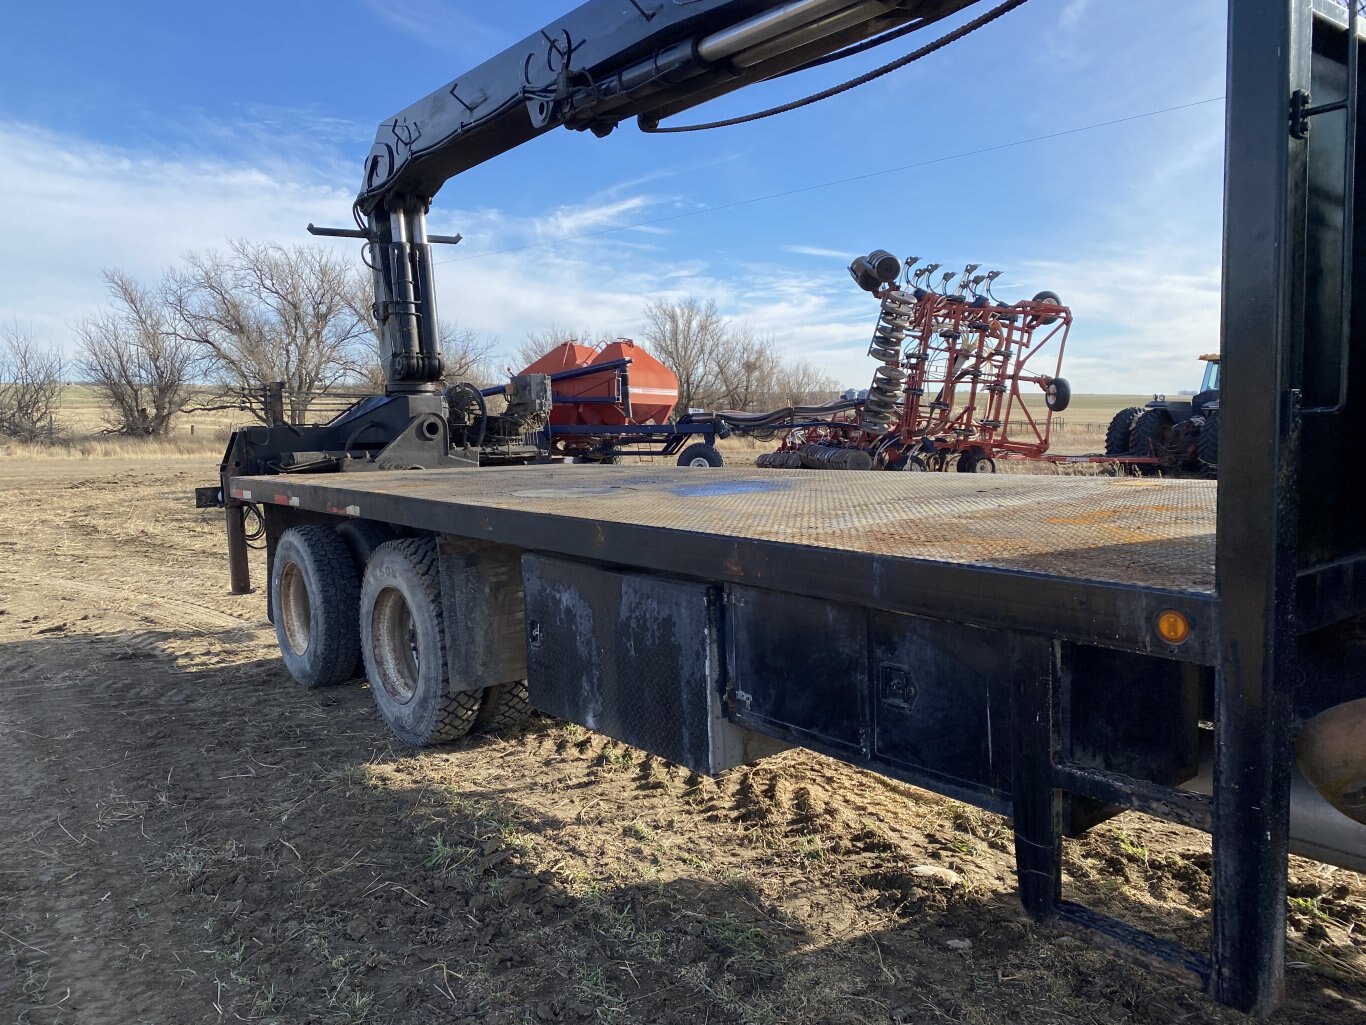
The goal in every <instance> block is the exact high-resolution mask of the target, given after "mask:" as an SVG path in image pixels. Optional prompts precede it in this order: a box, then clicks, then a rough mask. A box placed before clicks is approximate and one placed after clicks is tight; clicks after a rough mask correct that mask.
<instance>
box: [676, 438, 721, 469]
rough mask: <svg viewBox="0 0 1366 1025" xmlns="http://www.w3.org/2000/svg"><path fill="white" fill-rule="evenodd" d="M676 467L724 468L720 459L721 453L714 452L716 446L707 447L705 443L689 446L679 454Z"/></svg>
mask: <svg viewBox="0 0 1366 1025" xmlns="http://www.w3.org/2000/svg"><path fill="white" fill-rule="evenodd" d="M678 465H679V466H699V467H712V466H724V465H725V460H724V459H722V458H721V453H720V452H718V451H717V450H716V446H714V445H708V444H707V443H706V442H698V443H697V444H696V445H689V446H688V447H687V448H685V449H684V450H683V451H682V452H680V453H679V455H678Z"/></svg>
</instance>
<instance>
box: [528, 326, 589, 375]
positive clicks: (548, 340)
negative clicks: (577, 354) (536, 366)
mask: <svg viewBox="0 0 1366 1025" xmlns="http://www.w3.org/2000/svg"><path fill="white" fill-rule="evenodd" d="M592 337H593V332H592V330H591V329H589V328H584V329H583V330H581V331H574V330H572V329H570V328H567V327H562V326H561V325H559V324H551V325H550V326H549V327H546V328H543V329H541V330H540V331H528V332H527V333H526V341H524V342H519V343H518V344H517V345H516V346H514V347H513V349H512V357H513V359H514V360H516V363H517V365H516V366H515V367H512V368H511V369H512V370H514V371H518V370H521V369H522V368H523V367H529V366H531V364H533V363H535V362H536V361H537V360H538V359H540V358H541V357H542V356H544V355H545V354H546V353H548V352H549V351H550V350H551V349H553V348H555V346H557V345H563V344H564V343H565V342H583V343H585V344H588V340H589V339H590V338H592Z"/></svg>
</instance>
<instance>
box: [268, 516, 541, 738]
mask: <svg viewBox="0 0 1366 1025" xmlns="http://www.w3.org/2000/svg"><path fill="white" fill-rule="evenodd" d="M344 526H345V527H347V528H352V529H351V532H350V533H351V536H349V537H348V536H345V535H344V534H343V532H342V531H340V530H335V529H333V528H330V527H325V526H317V525H308V526H299V527H291V528H290V529H288V530H286V531H285V532H284V533H283V534H282V535H281V537H280V541H279V544H278V545H277V546H276V549H275V559H274V562H273V564H272V567H271V579H270V600H271V603H272V612H273V614H274V615H273V618H274V621H275V635H276V639H277V640H278V642H279V645H280V653H281V655H282V657H283V659H284V663H285V666H286V668H287V669H288V670H289V673H290V675H291V676H293V677H294V679H296V680H298V681H299V682H300V683H301V684H303V685H304V686H305V687H329V686H335V685H337V684H340V683H343V682H345V681H346V680H349V679H352V678H354V677H355V676H356V675H357V674H358V672H359V671H360V670H362V669H363V672H364V675H365V677H366V679H367V680H368V681H369V683H370V693H371V696H372V697H373V698H374V701H375V706H376V708H377V709H378V710H379V713H380V716H381V717H382V718H383V719H384V721H385V723H386V725H388V727H389V728H390V729H391V730H392V731H393V732H394V734H395V735H396V736H398V737H399V739H401V740H403V741H405V742H406V743H409V744H413V745H416V746H419V747H424V746H427V745H431V744H442V743H449V742H450V741H453V740H458V739H459V738H460V737H463V736H464V735H465V734H467V733H469V732H470V731H471V730H473V729H480V730H499V729H507V728H511V727H515V726H517V725H520V724H521V723H523V722H525V721H526V719H527V717H528V715H529V714H530V711H531V706H530V704H529V703H528V700H527V689H526V683H525V682H524V681H517V682H512V683H507V684H503V685H501V686H495V687H486V688H482V689H480V690H453V689H452V688H451V686H450V681H449V678H448V674H447V663H446V624H445V622H444V617H443V613H442V603H441V591H440V575H439V570H438V556H437V549H436V540H435V539H434V538H430V537H419V538H402V539H394V537H393V533H392V532H391V531H389V530H388V528H387V527H384V526H383V525H382V524H345V525H344ZM357 527H359V528H362V529H360V530H356V529H355V528H357Z"/></svg>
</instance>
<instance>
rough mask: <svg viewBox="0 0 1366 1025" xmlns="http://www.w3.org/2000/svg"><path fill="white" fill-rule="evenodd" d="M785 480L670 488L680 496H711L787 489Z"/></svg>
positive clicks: (682, 485) (740, 481) (734, 481)
mask: <svg viewBox="0 0 1366 1025" xmlns="http://www.w3.org/2000/svg"><path fill="white" fill-rule="evenodd" d="M787 488H788V482H787V481H785V480H717V481H711V482H710V483H707V484H677V485H675V486H674V487H672V488H670V489H669V490H671V491H672V492H673V493H674V494H675V495H678V496H679V497H680V498H711V497H714V496H717V495H748V494H752V493H754V492H761V491H786V490H787Z"/></svg>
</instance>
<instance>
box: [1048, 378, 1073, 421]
mask: <svg viewBox="0 0 1366 1025" xmlns="http://www.w3.org/2000/svg"><path fill="white" fill-rule="evenodd" d="M1043 401H1044V405H1045V406H1047V407H1048V408H1049V409H1050V410H1051V411H1052V412H1054V413H1061V412H1062V411H1063V410H1064V409H1066V408H1067V407H1068V406H1070V405H1071V404H1072V386H1071V385H1070V384H1068V383H1067V381H1066V380H1065V379H1064V378H1061V377H1055V378H1053V380H1051V381H1049V382H1048V386H1047V387H1046V388H1044V391H1043Z"/></svg>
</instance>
